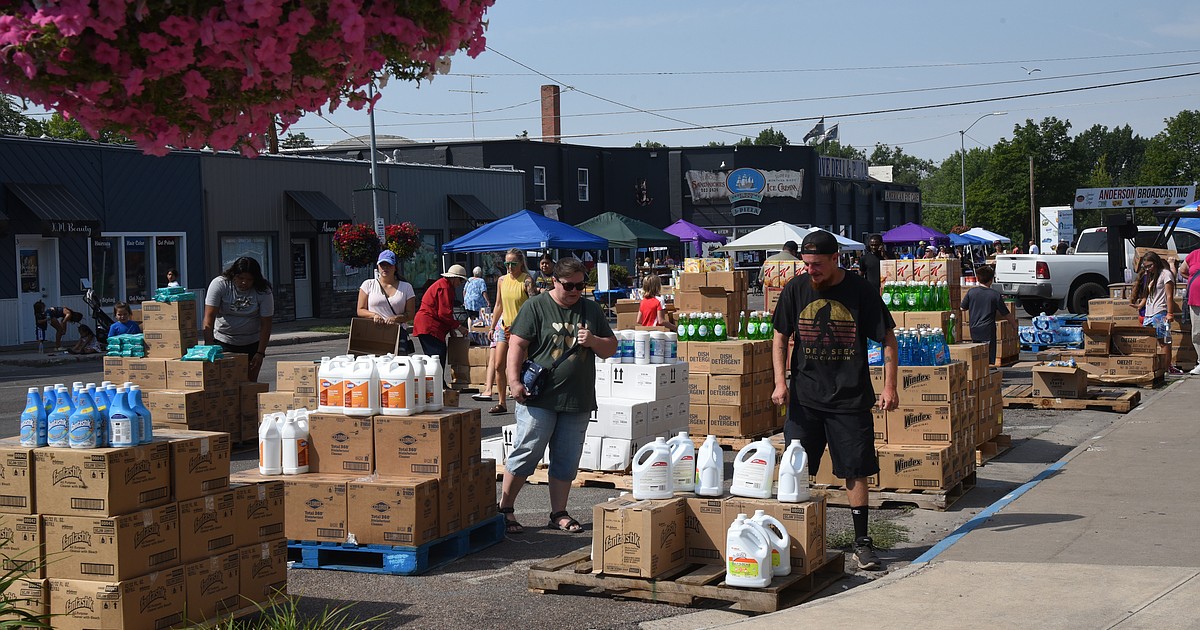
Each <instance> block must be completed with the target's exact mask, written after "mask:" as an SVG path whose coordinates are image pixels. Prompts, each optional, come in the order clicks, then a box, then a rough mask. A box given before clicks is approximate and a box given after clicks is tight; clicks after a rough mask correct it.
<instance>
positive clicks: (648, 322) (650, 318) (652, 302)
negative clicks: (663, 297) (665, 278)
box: [638, 273, 675, 330]
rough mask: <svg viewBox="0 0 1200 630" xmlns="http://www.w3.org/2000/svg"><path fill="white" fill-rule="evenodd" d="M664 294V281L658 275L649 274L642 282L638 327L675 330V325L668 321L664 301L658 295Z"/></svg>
mask: <svg viewBox="0 0 1200 630" xmlns="http://www.w3.org/2000/svg"><path fill="white" fill-rule="evenodd" d="M659 293H662V280H661V279H659V277H658V274H653V273H652V274H649V275H647V276H646V279H645V280H642V303H641V305H640V306H639V307H638V326H664V327H666V328H667V329H669V330H675V325H674V324H672V323H671V321H670V320H669V319H667V313H666V311H665V310H663V305H662V301H660V300H659V299H658V294H659Z"/></svg>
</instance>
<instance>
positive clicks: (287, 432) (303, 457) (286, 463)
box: [279, 415, 308, 475]
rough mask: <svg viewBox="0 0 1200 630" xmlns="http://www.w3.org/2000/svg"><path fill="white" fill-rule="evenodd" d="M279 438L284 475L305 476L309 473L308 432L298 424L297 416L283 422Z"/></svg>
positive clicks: (289, 417)
mask: <svg viewBox="0 0 1200 630" xmlns="http://www.w3.org/2000/svg"><path fill="white" fill-rule="evenodd" d="M279 438H280V446H281V447H282V449H281V450H282V456H281V458H280V459H281V462H282V464H283V466H282V467H283V474H285V475H303V474H304V473H306V472H308V432H307V431H305V430H304V429H303V428H301V427H300V425H299V424H297V422H296V416H292V415H289V416H288V417H287V418H286V419H285V420H284V421H283V430H282V431H280V432H279Z"/></svg>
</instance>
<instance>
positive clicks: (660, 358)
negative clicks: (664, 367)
mask: <svg viewBox="0 0 1200 630" xmlns="http://www.w3.org/2000/svg"><path fill="white" fill-rule="evenodd" d="M666 361H667V333H665V332H662V331H660V330H656V331H654V332H652V333H650V362H651V363H666Z"/></svg>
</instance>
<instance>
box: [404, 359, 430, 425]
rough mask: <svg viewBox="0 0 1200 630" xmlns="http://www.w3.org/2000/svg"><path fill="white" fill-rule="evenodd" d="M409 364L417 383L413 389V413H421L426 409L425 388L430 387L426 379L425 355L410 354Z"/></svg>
mask: <svg viewBox="0 0 1200 630" xmlns="http://www.w3.org/2000/svg"><path fill="white" fill-rule="evenodd" d="M408 364H409V366H411V367H412V375H413V381H414V382H416V384H417V386H416V387H414V388H413V390H412V405H411V406H412V410H413V413H421V412H423V411H425V398H426V394H425V389H426V388H427V387H428V384H427V383H426V381H425V355H423V354H414V355H410V356H409V357H408Z"/></svg>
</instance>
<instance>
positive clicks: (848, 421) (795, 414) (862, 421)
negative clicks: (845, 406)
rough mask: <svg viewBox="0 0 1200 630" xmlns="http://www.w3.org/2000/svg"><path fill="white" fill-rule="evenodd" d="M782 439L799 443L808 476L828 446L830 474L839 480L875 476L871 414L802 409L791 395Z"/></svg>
mask: <svg viewBox="0 0 1200 630" xmlns="http://www.w3.org/2000/svg"><path fill="white" fill-rule="evenodd" d="M783 436H784V438H785V439H786V440H787V443H788V444H791V442H792V440H800V444H801V445H802V446H803V447H804V452H805V453H806V454H807V455H808V474H810V475H814V476H815V475H816V474H817V470H818V469H820V467H821V456H822V455H824V454H825V446H826V445H828V446H829V457H830V459H832V460H833V475H834V476H835V477H837V478H839V479H860V478H864V477H870V476H872V475H877V474H879V458H878V457H877V456H876V455H875V426H874V420H873V419H872V416H871V411H870V410H867V411H849V412H845V413H831V412H828V411H820V410H817V409H813V408H811V407H803V406H801V405H800V404H799V403H798V402H797V401H796V395H795V393H792V394H791V403H790V404H789V405H788V417H787V422H786V423H784V425H783Z"/></svg>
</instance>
